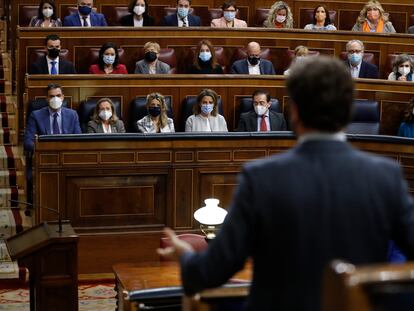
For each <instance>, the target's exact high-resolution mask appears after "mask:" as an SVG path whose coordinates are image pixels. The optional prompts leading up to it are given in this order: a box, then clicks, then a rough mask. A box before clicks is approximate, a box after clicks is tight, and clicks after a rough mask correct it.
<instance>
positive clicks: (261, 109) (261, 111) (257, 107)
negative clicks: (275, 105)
mask: <svg viewBox="0 0 414 311" xmlns="http://www.w3.org/2000/svg"><path fill="white" fill-rule="evenodd" d="M254 111H256V114H257V115H258V116H262V115H264V114H265V113H266V111H267V107H265V106H262V105H254Z"/></svg>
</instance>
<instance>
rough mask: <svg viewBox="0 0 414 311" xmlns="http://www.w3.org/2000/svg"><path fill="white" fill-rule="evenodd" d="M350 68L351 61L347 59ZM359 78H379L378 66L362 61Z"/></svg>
mask: <svg viewBox="0 0 414 311" xmlns="http://www.w3.org/2000/svg"><path fill="white" fill-rule="evenodd" d="M345 63H346V65H347V66H348V68H349V67H350V64H349V61H348V60H347V61H345ZM358 77H359V78H367V79H378V78H379V73H378V67H377V66H375V65H373V64H370V63H367V62H364V61H362V63H361V69H360V70H359V76H358Z"/></svg>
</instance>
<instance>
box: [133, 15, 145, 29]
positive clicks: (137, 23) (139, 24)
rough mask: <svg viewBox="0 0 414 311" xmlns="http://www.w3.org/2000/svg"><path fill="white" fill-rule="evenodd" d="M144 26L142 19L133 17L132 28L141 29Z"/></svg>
mask: <svg viewBox="0 0 414 311" xmlns="http://www.w3.org/2000/svg"><path fill="white" fill-rule="evenodd" d="M142 26H144V18H143V17H142V18H141V19H138V18H137V16H136V15H134V27H142Z"/></svg>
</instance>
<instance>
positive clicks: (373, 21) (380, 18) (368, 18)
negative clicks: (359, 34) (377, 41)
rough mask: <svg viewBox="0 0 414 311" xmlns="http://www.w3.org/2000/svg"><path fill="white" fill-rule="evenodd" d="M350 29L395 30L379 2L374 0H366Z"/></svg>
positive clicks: (367, 30)
mask: <svg viewBox="0 0 414 311" xmlns="http://www.w3.org/2000/svg"><path fill="white" fill-rule="evenodd" d="M352 31H363V32H396V31H395V29H394V26H393V25H392V23H391V22H390V21H389V20H388V14H385V11H384V9H383V8H382V5H381V3H379V2H378V1H376V0H371V1H368V2H367V4H365V6H364V7H363V9H362V10H361V12H360V13H359V16H358V18H357V21H356V23H355V25H354V27H352Z"/></svg>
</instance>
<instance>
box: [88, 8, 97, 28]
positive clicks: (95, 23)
mask: <svg viewBox="0 0 414 311" xmlns="http://www.w3.org/2000/svg"><path fill="white" fill-rule="evenodd" d="M89 17H90V20H91V27H93V26H95V25H97V24H98V23H97V20H96V15H95V14H94V12H93V11H92V12H91V13H90V14H89Z"/></svg>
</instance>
